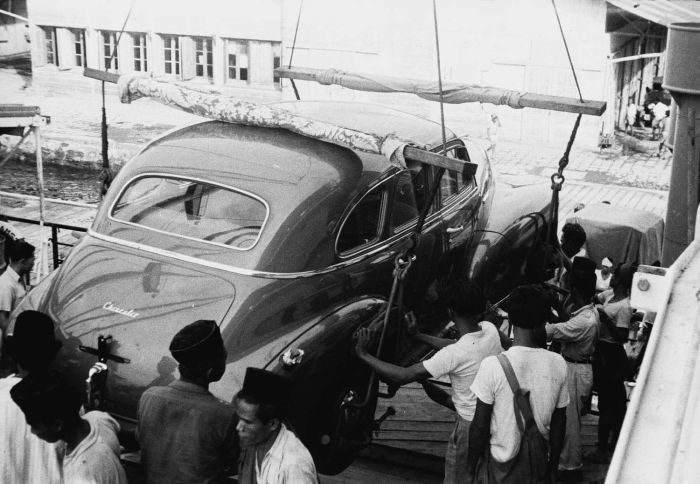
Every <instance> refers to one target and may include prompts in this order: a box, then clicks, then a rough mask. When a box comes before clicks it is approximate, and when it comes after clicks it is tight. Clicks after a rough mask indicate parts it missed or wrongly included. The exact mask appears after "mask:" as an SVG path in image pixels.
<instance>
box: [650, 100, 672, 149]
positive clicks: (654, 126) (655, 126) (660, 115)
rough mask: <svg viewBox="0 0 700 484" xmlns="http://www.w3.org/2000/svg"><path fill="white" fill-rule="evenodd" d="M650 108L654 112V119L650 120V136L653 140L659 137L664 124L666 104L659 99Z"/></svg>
mask: <svg viewBox="0 0 700 484" xmlns="http://www.w3.org/2000/svg"><path fill="white" fill-rule="evenodd" d="M651 109H652V112H653V113H654V119H653V121H652V122H651V137H652V139H654V140H658V139H659V138H661V136H662V133H663V131H664V129H665V126H666V119H667V116H666V113H667V111H668V106H667V105H666V104H664V103H663V102H661V101H659V102H657V103H655V104H654V105H653V106H652V108H651Z"/></svg>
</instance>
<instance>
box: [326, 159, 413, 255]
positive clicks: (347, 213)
mask: <svg viewBox="0 0 700 484" xmlns="http://www.w3.org/2000/svg"><path fill="white" fill-rule="evenodd" d="M398 173H401V172H400V171H399V172H398ZM396 175H397V174H393V175H390V176H387V177H385V178H380V179H379V180H377V182H376V183H373V184H372V185H371V186H370V187H369V188H367V191H365V193H364V194H363V195H362V196H361V197H360V198H359V199H358V200H357V202H355V203H353V204H352V205H351V206H350V209H349V210H346V211H345V213H344V214H343V222H342V223H341V224H340V229H339V230H338V232H337V233H336V235H335V241H334V243H333V248H334V251H335V253H336V255H337V256H338V257H339V258H340V259H347V258H349V257H353V256H355V255H357V254H358V253H360V252H362V251H363V250H365V249H367V248H368V247H371V246H372V245H373V244H376V243H378V242H381V240H382V232H383V230H384V222H385V219H386V207H387V204H388V198H389V194H388V192H389V191H388V190H386V189H384V188H383V190H384V193H382V206H381V209H380V210H379V223H378V224H377V225H378V227H377V236H376V237H375V238H374V239H372V240H370V241H368V242H367V243H365V244H362V245H358V246H357V247H353V248H352V249H349V250H346V251H344V252H340V251H339V250H338V239H340V234H341V232H342V231H343V229H344V228H345V224H346V222H347V221H348V218H349V217H350V214H351V213H353V212H354V211H355V209H356V208H357V206H358V205H359V204H360V203H362V200H364V199H365V197H366V196H367V195H369V194H370V193H371V192H372V190H375V189H377V188H379V187H381V186H382V185H386V184H387V183H389V181H390V180H392V179H393V178H394V176H396ZM331 267H332V266H331Z"/></svg>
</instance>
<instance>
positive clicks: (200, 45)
mask: <svg viewBox="0 0 700 484" xmlns="http://www.w3.org/2000/svg"><path fill="white" fill-rule="evenodd" d="M194 42H195V53H194V55H195V75H196V76H197V77H204V78H207V79H211V78H212V77H214V68H213V62H212V49H211V39H208V38H206V37H195V39H194Z"/></svg>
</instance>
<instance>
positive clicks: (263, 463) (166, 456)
mask: <svg viewBox="0 0 700 484" xmlns="http://www.w3.org/2000/svg"><path fill="white" fill-rule="evenodd" d="M585 239H586V234H585V232H584V231H583V229H582V228H581V226H580V225H577V224H566V225H565V226H564V228H563V233H562V237H561V244H560V248H559V249H558V251H559V258H560V267H559V269H558V270H557V272H556V274H555V275H554V278H553V279H552V281H551V283H547V284H543V283H538V284H529V285H524V286H520V287H518V288H516V289H515V290H514V291H513V292H512V293H511V294H510V296H509V297H508V299H507V302H506V303H505V306H504V309H506V310H507V321H506V322H505V323H503V321H496V324H494V322H491V321H489V320H488V319H489V318H488V317H487V316H486V315H487V311H486V309H487V302H486V301H485V299H484V295H483V293H482V290H481V288H480V287H479V286H477V285H476V284H474V283H472V282H470V281H466V280H457V281H455V282H454V283H452V284H451V285H450V286H449V287H448V288H446V289H445V290H444V291H442V292H443V294H442V297H441V301H443V303H444V304H445V306H446V307H447V310H448V314H449V317H450V320H451V321H452V322H453V323H454V326H455V328H456V329H457V331H458V332H459V338H458V339H456V340H454V339H449V338H439V337H435V336H431V335H428V334H423V333H421V332H420V331H419V329H418V325H417V323H416V319H415V317H413V316H412V315H409V316H408V318H407V321H408V322H407V324H408V334H409V336H410V337H411V338H415V339H417V340H419V341H422V342H424V343H427V344H428V345H430V346H432V347H433V348H434V349H435V350H436V351H435V352H434V353H433V354H432V355H431V356H430V357H429V358H427V359H425V360H423V361H420V362H418V363H416V364H414V365H412V366H408V367H401V366H397V365H394V364H392V363H389V362H385V361H382V360H381V359H379V358H378V357H377V356H375V355H374V354H373V353H372V348H373V347H374V341H375V339H376V335H375V334H374V332H373V331H372V330H370V329H368V328H362V329H360V330H359V331H358V332H357V333H356V335H355V352H356V355H357V357H358V358H359V360H360V361H361V362H363V363H364V364H366V365H368V366H369V367H370V368H372V369H373V370H374V371H375V372H376V373H377V374H378V375H379V376H380V377H381V378H382V379H383V380H385V381H387V382H392V383H396V384H404V383H407V382H411V381H420V382H423V383H424V385H425V386H426V390H428V389H429V383H427V380H428V379H431V378H433V379H436V378H442V377H447V378H449V380H450V382H451V386H452V392H451V394H450V395H449V396H448V397H449V398H446V399H444V400H445V402H446V404H447V405H449V406H450V407H451V408H453V409H454V410H455V427H454V430H453V433H452V435H451V437H450V439H449V441H448V445H447V449H446V455H445V477H444V482H446V483H462V482H479V483H520V482H557V480H558V479H562V480H572V481H575V480H579V479H580V478H581V469H582V466H583V461H584V459H590V460H593V461H596V462H607V461H608V459H609V457H610V452H611V451H612V450H613V449H614V445H615V441H616V438H617V436H618V434H619V432H620V428H621V425H622V421H623V419H624V414H625V409H626V390H625V385H624V381H625V378H626V376H627V371H628V370H627V368H628V364H627V355H626V353H625V349H624V347H623V344H624V343H625V342H626V341H627V338H628V332H629V327H630V320H631V318H632V309H631V307H630V304H629V291H630V286H631V281H632V274H633V273H634V271H635V267H634V265H633V264H629V263H625V264H618V265H617V266H615V267H614V268H613V264H612V261H610V260H609V259H606V260H605V261H604V263H603V264H602V266H601V268H600V269H599V268H597V267H596V264H595V263H594V262H593V261H592V260H590V259H588V258H587V257H586V254H585V251H583V245H584V242H585ZM8 255H9V265H8V267H7V268H6V269H5V271H4V272H3V274H2V275H0V318H2V319H0V323H2V325H1V326H0V328H2V329H3V330H7V321H8V318H9V313H10V311H12V310H13V309H14V308H15V307H16V305H17V302H18V301H19V299H20V298H21V297H22V295H23V294H24V291H25V287H24V280H25V279H24V275H25V274H26V273H27V272H28V271H29V270H30V269H31V266H32V263H33V257H34V249H33V247H32V246H31V245H29V244H26V243H21V244H13V247H12V249H11V250H10V252H9V254H8ZM503 329H505V332H504V331H503ZM5 340H6V343H5V345H4V346H3V350H4V353H5V354H4V355H3V357H4V358H8V357H9V358H11V359H12V361H13V362H14V364H15V365H16V369H17V371H16V373H14V374H12V375H10V376H8V377H6V378H3V379H0V414H1V415H2V416H1V417H0V480H1V481H2V482H8V483H15V482H16V483H25V482H27V483H31V482H41V483H54V482H55V483H60V482H66V483H109V484H112V483H115V484H122V483H125V482H126V481H127V477H126V474H125V471H124V469H123V467H122V464H121V462H120V459H119V455H120V444H119V439H118V437H117V436H118V432H119V430H120V429H119V425H118V423H117V422H116V421H115V420H114V419H113V418H112V417H111V416H110V415H108V414H107V413H104V412H101V411H89V412H85V411H84V408H83V406H82V393H81V392H80V391H79V390H78V389H76V388H74V387H73V386H72V385H71V384H69V383H68V382H67V381H66V380H65V378H64V377H63V376H62V375H61V374H59V373H57V372H56V371H53V370H51V367H52V363H53V360H54V358H55V357H56V355H57V353H58V351H59V349H60V347H61V343H60V342H59V341H57V340H56V338H55V328H54V322H53V321H52V320H51V319H50V318H49V317H48V316H47V315H45V314H42V313H40V312H37V311H24V312H22V313H20V314H19V315H18V316H17V318H16V321H15V324H14V328H13V331H12V335H11V337H10V338H5ZM169 351H170V353H171V355H172V357H173V358H174V359H175V360H176V361H177V362H178V365H179V366H178V369H179V374H180V378H179V380H177V381H174V382H172V383H170V384H169V385H167V386H154V387H151V388H149V389H148V390H146V391H145V392H144V393H143V395H142V396H141V399H140V401H139V405H138V422H137V427H136V438H137V440H138V443H139V444H140V452H141V463H142V465H143V470H144V472H145V477H146V482H148V483H176V482H183V483H199V482H203V483H216V482H226V479H227V476H232V475H236V474H237V476H238V482H239V483H243V484H247V483H260V484H262V483H300V484H304V483H316V482H318V478H317V475H316V469H315V467H314V462H313V459H312V457H311V455H310V453H309V451H308V450H307V449H306V448H305V446H304V444H303V443H302V442H301V441H300V440H299V438H298V437H297V436H296V435H295V433H294V432H293V430H292V429H291V428H290V426H289V424H288V422H287V421H286V419H285V416H286V415H287V414H288V411H289V410H290V409H289V408H288V406H289V404H290V402H291V392H292V383H291V381H290V380H288V379H287V378H285V377H283V376H280V375H277V374H274V373H271V372H268V371H265V370H260V369H256V368H248V369H247V372H246V375H245V379H244V383H243V386H242V388H241V390H240V391H239V392H238V394H237V395H236V396H235V398H234V400H233V402H224V401H221V400H219V399H217V398H216V397H215V396H214V395H212V394H211V393H210V392H209V386H210V384H211V383H213V382H216V381H218V380H220V379H221V378H222V376H223V374H224V371H225V363H226V358H227V352H226V349H225V347H224V342H223V339H222V337H221V333H220V330H219V327H218V325H217V323H216V322H214V321H210V320H199V321H195V322H193V323H191V324H189V325H187V326H185V327H184V328H182V329H181V330H180V331H178V332H177V334H175V335H174V336H173V338H172V341H171V343H170V346H169ZM594 388H595V389H596V391H597V393H598V408H599V412H600V420H599V428H598V448H597V450H596V451H595V452H594V453H592V454H590V455H587V456H584V455H582V442H581V417H582V416H583V415H585V414H586V412H587V411H589V408H590V401H591V394H592V390H593V389H594Z"/></svg>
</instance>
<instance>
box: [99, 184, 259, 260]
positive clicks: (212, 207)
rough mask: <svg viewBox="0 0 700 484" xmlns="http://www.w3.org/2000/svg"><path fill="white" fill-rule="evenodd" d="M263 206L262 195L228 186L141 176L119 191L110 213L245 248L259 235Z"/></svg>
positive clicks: (165, 230) (133, 221)
mask: <svg viewBox="0 0 700 484" xmlns="http://www.w3.org/2000/svg"><path fill="white" fill-rule="evenodd" d="M267 212H268V208H267V205H266V204H265V203H264V202H263V201H262V200H261V199H259V198H257V197H256V196H254V195H251V194H249V193H245V192H241V191H238V190H234V189H232V188H227V187H222V186H219V185H215V184H213V183H206V182H202V181H196V180H187V179H180V178H173V177H163V176H144V177H141V178H138V179H136V180H133V181H132V182H131V183H130V184H129V185H128V186H127V188H126V189H125V190H124V191H123V192H122V194H121V196H120V197H119V199H118V200H117V202H116V203H115V204H114V206H113V207H112V213H111V216H112V218H114V219H116V220H119V221H122V222H126V223H130V224H136V225H140V226H143V227H148V228H149V229H153V230H157V231H159V232H165V233H168V234H174V235H178V236H182V237H186V238H190V239H195V240H201V241H205V242H209V243H214V244H219V245H225V246H227V247H231V248H234V249H238V250H246V249H250V248H251V247H253V246H254V245H255V243H256V242H257V241H258V238H259V237H260V233H261V231H262V228H263V225H264V224H265V220H266V219H267Z"/></svg>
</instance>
